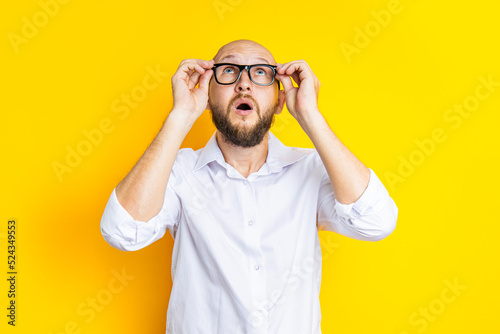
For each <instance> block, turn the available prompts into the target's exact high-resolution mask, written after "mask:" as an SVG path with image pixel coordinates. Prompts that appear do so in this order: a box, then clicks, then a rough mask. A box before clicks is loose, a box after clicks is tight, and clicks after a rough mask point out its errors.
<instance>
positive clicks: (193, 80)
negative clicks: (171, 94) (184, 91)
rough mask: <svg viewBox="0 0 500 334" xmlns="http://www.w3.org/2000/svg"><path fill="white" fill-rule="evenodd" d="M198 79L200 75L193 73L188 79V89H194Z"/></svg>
mask: <svg viewBox="0 0 500 334" xmlns="http://www.w3.org/2000/svg"><path fill="white" fill-rule="evenodd" d="M199 78H200V73H198V72H193V74H192V75H191V77H190V78H189V89H193V88H194V87H196V84H197V83H198V80H199Z"/></svg>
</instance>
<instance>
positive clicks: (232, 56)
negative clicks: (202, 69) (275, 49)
mask: <svg viewBox="0 0 500 334" xmlns="http://www.w3.org/2000/svg"><path fill="white" fill-rule="evenodd" d="M214 60H215V61H216V62H219V63H221V62H233V63H236V64H238V63H239V64H257V63H264V64H272V65H275V64H276V62H275V61H274V58H273V56H272V55H271V53H270V52H269V51H267V50H266V49H262V48H260V47H257V46H253V45H252V46H251V45H239V46H233V47H227V48H224V49H222V50H220V51H219V53H218V54H217V57H216V58H215V59H214Z"/></svg>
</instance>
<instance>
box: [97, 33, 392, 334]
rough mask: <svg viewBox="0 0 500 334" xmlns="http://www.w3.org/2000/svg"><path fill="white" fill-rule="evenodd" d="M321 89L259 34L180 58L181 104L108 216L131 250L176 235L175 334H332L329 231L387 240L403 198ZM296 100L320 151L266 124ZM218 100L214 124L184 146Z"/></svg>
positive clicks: (169, 324)
mask: <svg viewBox="0 0 500 334" xmlns="http://www.w3.org/2000/svg"><path fill="white" fill-rule="evenodd" d="M292 78H293V80H294V81H295V83H296V84H297V85H298V87H295V86H294V84H293V82H292V80H291V79H292ZM281 85H283V89H280V87H281ZM319 89H320V82H319V80H318V78H317V77H316V75H315V74H314V73H313V71H312V70H311V68H310V67H309V65H308V64H307V63H306V62H305V61H304V60H296V61H291V62H288V63H283V64H281V63H276V61H275V59H274V57H273V55H272V54H271V52H270V51H269V50H268V49H267V48H265V47H264V46H262V45H261V44H259V43H256V42H254V41H251V40H236V41H232V42H230V43H228V44H226V45H224V46H222V47H221V48H220V49H219V50H218V52H217V54H216V55H215V56H214V58H213V59H212V60H209V61H207V60H201V59H185V60H183V61H182V62H181V63H180V65H179V67H178V69H177V72H176V73H175V74H174V75H173V77H172V91H173V108H172V110H171V111H170V113H169V114H168V117H167V119H166V120H165V122H164V124H163V126H162V128H161V129H160V131H159V132H158V134H157V136H156V137H155V139H154V140H153V141H152V143H151V144H150V146H149V147H148V148H147V150H146V151H145V152H144V154H143V155H142V157H141V158H140V159H139V161H138V162H137V163H136V165H135V166H134V167H133V168H132V170H131V171H130V173H129V174H128V175H127V176H126V177H125V178H124V179H123V180H122V181H121V182H120V183H119V184H118V185H117V186H116V188H115V189H113V191H112V193H111V196H110V198H109V201H108V203H107V205H106V208H105V210H104V213H103V217H102V219H101V232H102V235H103V237H104V239H105V240H106V241H107V242H108V243H109V244H110V245H111V246H113V247H115V248H117V249H120V250H123V251H135V250H138V249H141V248H144V247H146V246H148V245H150V244H151V243H153V242H155V241H156V240H158V239H160V238H161V237H163V235H164V234H165V232H166V230H167V229H168V230H169V232H170V234H171V235H172V237H173V238H174V249H173V254H172V268H171V271H172V281H173V286H172V292H171V295H170V300H169V305H168V310H167V321H166V333H171V334H174V333H189V334H194V333H204V334H206V333H214V334H216V333H218V334H220V333H231V334H234V333H283V334H290V333H294V334H299V333H304V334H305V333H307V334H311V333H314V334H317V333H321V311H320V304H319V292H320V286H321V265H322V262H321V261H322V254H321V247H320V242H319V237H318V230H327V231H332V232H335V233H338V234H341V235H344V236H347V237H350V238H354V239H358V240H366V241H377V240H381V239H383V238H385V237H387V236H388V235H390V234H391V233H392V231H393V230H394V229H395V226H396V221H397V215H398V209H397V206H396V204H395V203H394V201H393V200H392V198H391V197H390V196H389V194H388V192H387V190H386V189H385V187H384V185H383V184H382V182H381V181H380V179H379V178H378V177H377V175H376V174H375V172H374V171H373V170H372V169H370V168H368V167H366V166H365V165H364V164H363V163H361V161H359V160H358V159H357V158H356V157H355V156H354V155H353V154H352V153H351V152H350V151H349V150H348V149H347V148H346V147H345V146H344V145H343V144H342V143H341V142H340V140H339V139H338V138H337V137H336V136H335V134H334V133H333V132H332V130H331V129H330V127H329V126H328V124H327V122H326V120H325V118H324V117H323V116H322V114H321V112H320V111H319V109H318V94H319ZM285 102H286V105H287V110H288V111H289V112H290V114H291V115H292V116H293V117H294V118H295V119H296V120H297V122H298V123H299V125H300V126H301V127H302V129H303V130H304V131H305V133H306V134H307V135H308V136H309V138H310V139H311V141H312V142H313V144H314V147H315V148H299V147H288V146H285V145H284V144H283V143H282V142H281V141H280V140H279V139H278V138H277V137H276V136H275V135H274V134H273V133H272V132H270V131H269V129H270V128H271V125H272V124H273V122H274V119H275V116H276V115H278V114H280V113H281V112H282V110H283V107H284V104H285ZM207 109H208V110H210V113H211V116H212V121H213V123H214V124H215V126H216V128H217V130H216V131H215V132H214V134H213V135H212V137H211V138H210V140H209V141H208V142H207V144H206V146H205V147H204V148H203V149H198V150H196V151H194V150H193V149H191V148H183V149H180V145H181V144H182V142H183V140H184V138H185V136H186V135H187V133H188V132H189V131H190V129H191V127H192V125H193V123H194V122H195V121H196V119H198V117H199V116H200V115H201V114H202V113H203V112H204V111H205V110H207Z"/></svg>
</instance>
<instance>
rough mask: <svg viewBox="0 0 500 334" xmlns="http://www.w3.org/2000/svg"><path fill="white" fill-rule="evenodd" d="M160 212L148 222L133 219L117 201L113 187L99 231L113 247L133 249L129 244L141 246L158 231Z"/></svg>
mask: <svg viewBox="0 0 500 334" xmlns="http://www.w3.org/2000/svg"><path fill="white" fill-rule="evenodd" d="M162 214H163V210H161V211H160V213H159V214H158V215H156V216H155V217H153V218H151V219H150V220H149V221H148V222H143V221H140V220H135V219H134V218H133V217H132V216H131V215H130V214H129V213H128V212H127V210H125V208H124V207H123V206H122V205H121V204H120V202H118V198H117V197H116V188H115V189H113V192H112V193H111V196H110V198H109V201H108V203H107V205H106V208H105V209H104V213H103V216H102V218H101V233H102V235H103V237H104V238H105V239H106V241H107V242H108V243H110V244H111V245H112V246H114V247H115V248H118V249H122V250H133V249H132V248H134V247H131V246H134V245H136V246H141V245H140V244H143V243H145V242H146V241H148V240H150V239H152V238H153V237H154V236H155V235H156V234H157V233H158V231H159V230H160V226H161V221H162V219H161V217H160V216H161V215H162ZM138 248H140V247H138Z"/></svg>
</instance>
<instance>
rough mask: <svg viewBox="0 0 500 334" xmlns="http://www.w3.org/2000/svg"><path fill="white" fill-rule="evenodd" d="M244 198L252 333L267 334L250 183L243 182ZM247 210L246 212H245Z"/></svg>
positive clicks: (257, 228)
mask: <svg viewBox="0 0 500 334" xmlns="http://www.w3.org/2000/svg"><path fill="white" fill-rule="evenodd" d="M244 193H245V198H246V199H248V201H247V202H246V203H247V204H248V205H247V206H246V210H245V211H246V212H245V213H246V214H247V216H246V220H245V223H246V237H247V242H248V249H249V253H248V256H249V262H250V263H249V264H250V266H251V273H250V282H251V298H252V303H253V305H252V306H251V307H252V312H255V311H257V312H256V316H257V317H258V320H259V321H258V323H259V326H257V327H255V328H254V330H256V331H255V332H252V333H259V334H260V333H267V328H268V319H267V312H266V310H263V309H262V305H261V304H262V303H264V304H266V303H265V301H266V298H267V296H266V291H267V282H266V272H265V268H264V267H263V265H262V260H263V258H262V250H261V248H260V245H261V240H260V237H261V229H260V225H259V224H258V222H259V221H258V218H259V217H258V216H255V212H257V205H256V204H257V203H256V202H257V201H256V198H255V194H254V191H253V186H252V184H251V183H250V181H248V180H245V188H244ZM247 210H248V211H247Z"/></svg>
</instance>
